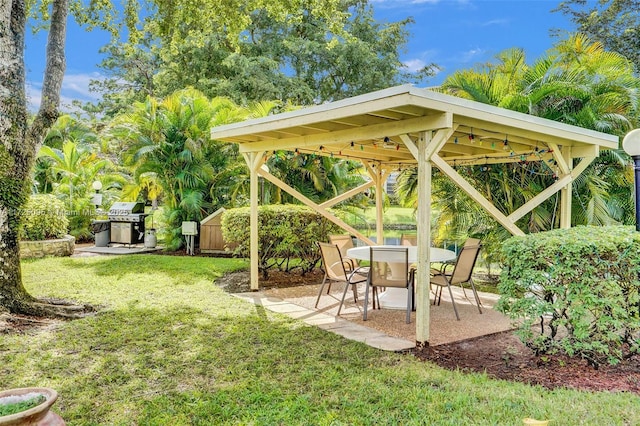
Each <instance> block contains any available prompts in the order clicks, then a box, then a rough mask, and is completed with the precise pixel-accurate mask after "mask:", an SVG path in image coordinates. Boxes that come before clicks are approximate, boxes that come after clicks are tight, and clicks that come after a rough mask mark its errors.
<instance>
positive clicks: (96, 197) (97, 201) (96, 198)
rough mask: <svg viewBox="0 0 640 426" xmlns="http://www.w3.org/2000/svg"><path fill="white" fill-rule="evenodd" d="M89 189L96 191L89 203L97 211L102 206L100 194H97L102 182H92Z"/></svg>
mask: <svg viewBox="0 0 640 426" xmlns="http://www.w3.org/2000/svg"><path fill="white" fill-rule="evenodd" d="M91 187H92V188H93V190H94V191H96V193H95V194H93V196H92V197H91V203H92V204H93V205H94V206H96V209H97V208H99V207H100V206H101V205H102V194H100V193H99V192H100V190H101V189H102V182H100V181H99V180H94V181H93V183H92V184H91Z"/></svg>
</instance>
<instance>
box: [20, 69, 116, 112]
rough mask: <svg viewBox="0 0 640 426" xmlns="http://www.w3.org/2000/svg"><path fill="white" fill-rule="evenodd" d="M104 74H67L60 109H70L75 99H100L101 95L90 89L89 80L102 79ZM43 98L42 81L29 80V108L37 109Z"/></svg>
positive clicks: (86, 100)
mask: <svg viewBox="0 0 640 426" xmlns="http://www.w3.org/2000/svg"><path fill="white" fill-rule="evenodd" d="M101 78H103V76H102V75H101V74H100V73H96V72H94V73H89V74H65V76H64V79H63V80H62V89H61V92H60V109H61V110H63V111H69V110H70V109H72V107H71V105H72V102H73V101H75V100H78V101H82V102H91V101H95V100H98V99H99V98H100V96H99V95H98V94H97V93H94V92H90V91H89V82H90V81H91V80H100V79H101ZM41 100H42V82H41V81H28V82H27V102H28V106H29V110H31V111H36V110H37V109H38V108H40V102H41Z"/></svg>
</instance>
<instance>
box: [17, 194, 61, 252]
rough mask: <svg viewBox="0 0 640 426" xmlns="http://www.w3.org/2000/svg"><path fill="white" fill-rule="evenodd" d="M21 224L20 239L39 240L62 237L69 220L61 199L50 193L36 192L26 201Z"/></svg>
mask: <svg viewBox="0 0 640 426" xmlns="http://www.w3.org/2000/svg"><path fill="white" fill-rule="evenodd" d="M22 224H23V226H22V230H21V233H20V237H21V239H23V240H28V241H39V240H48V239H53V238H61V237H63V236H64V235H65V234H66V233H67V228H68V226H69V220H68V219H67V216H66V211H65V207H64V203H63V202H62V201H60V200H58V199H57V198H56V197H55V196H54V195H52V194H37V195H32V196H31V197H30V198H29V200H28V201H27V204H26V205H25V208H24V214H23V218H22Z"/></svg>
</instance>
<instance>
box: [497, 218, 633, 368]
mask: <svg viewBox="0 0 640 426" xmlns="http://www.w3.org/2000/svg"><path fill="white" fill-rule="evenodd" d="M503 255H504V259H503V260H504V264H505V268H504V269H503V271H502V274H501V277H500V284H499V287H498V289H499V291H500V294H501V298H500V300H499V302H498V305H497V308H498V310H500V311H502V312H504V313H506V314H507V315H509V316H510V317H511V318H513V319H515V320H517V321H518V322H519V326H518V334H519V336H520V337H521V339H522V340H523V342H525V343H526V344H527V345H528V346H530V347H532V348H533V349H534V350H535V351H536V352H537V353H554V352H557V351H563V352H565V353H566V354H568V355H570V356H580V357H582V358H584V359H586V360H587V361H588V362H589V363H590V364H592V365H594V366H597V365H599V364H601V363H603V362H605V361H606V362H609V363H611V364H615V363H617V362H619V361H620V360H621V359H622V358H623V357H624V356H625V355H626V354H630V353H636V352H638V349H639V344H640V340H639V335H638V332H639V331H640V315H639V306H640V296H639V290H640V280H639V274H640V233H638V232H636V231H635V229H634V228H632V227H627V226H606V227H595V226H580V227H575V228H571V229H562V230H554V231H549V232H541V233H536V234H530V235H526V236H523V237H512V238H510V239H509V240H507V241H506V242H505V243H504V245H503Z"/></svg>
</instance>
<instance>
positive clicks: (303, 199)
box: [257, 169, 374, 245]
mask: <svg viewBox="0 0 640 426" xmlns="http://www.w3.org/2000/svg"><path fill="white" fill-rule="evenodd" d="M257 173H258V174H259V175H260V176H262V177H263V178H265V179H267V180H268V181H269V182H271V183H272V184H274V185H276V186H277V187H278V188H281V189H282V190H284V191H285V192H287V193H289V194H291V195H292V196H293V197H295V198H296V199H297V200H299V201H301V202H302V204H304V205H306V206H307V207H310V208H312V209H313V210H315V211H317V212H318V213H320V214H321V215H322V216H324V217H326V218H327V219H329V220H330V221H331V222H333V223H335V224H336V225H338V226H339V227H341V228H342V229H344V230H345V231H347V232H348V233H350V234H352V235H355V236H356V238H358V239H360V240H362V241H364V242H365V243H366V244H369V245H374V242H373V241H371V240H370V239H369V238H367V237H366V236H365V235H363V234H361V233H360V232H358V231H357V230H356V229H355V228H353V227H352V226H350V225H348V224H347V223H345V222H343V221H342V220H341V219H339V218H338V217H336V216H334V215H333V214H332V213H331V212H329V211H328V210H327V209H325V208H322V207H320V206H319V205H318V204H316V203H314V202H313V201H311V200H310V199H308V198H307V197H305V196H304V195H302V194H301V193H300V192H298V191H296V190H295V189H294V188H292V187H291V186H289V185H287V184H286V183H284V182H283V181H281V180H280V179H278V178H277V177H275V176H273V175H272V174H271V173H268V172H266V171H264V170H262V169H258V170H257Z"/></svg>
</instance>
